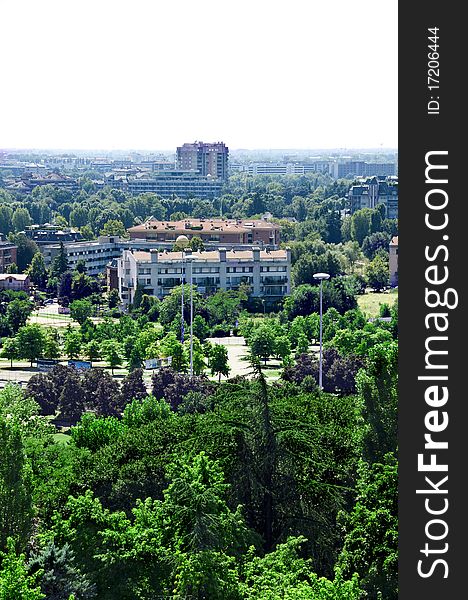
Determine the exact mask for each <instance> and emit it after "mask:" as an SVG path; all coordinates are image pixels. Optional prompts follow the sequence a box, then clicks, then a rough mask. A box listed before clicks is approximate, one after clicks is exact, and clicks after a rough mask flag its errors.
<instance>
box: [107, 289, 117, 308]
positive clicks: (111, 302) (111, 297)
mask: <svg viewBox="0 0 468 600" xmlns="http://www.w3.org/2000/svg"><path fill="white" fill-rule="evenodd" d="M119 304H120V296H119V291H118V290H110V292H109V294H108V296H107V305H108V307H109V308H116V307H117V306H118V305H119Z"/></svg>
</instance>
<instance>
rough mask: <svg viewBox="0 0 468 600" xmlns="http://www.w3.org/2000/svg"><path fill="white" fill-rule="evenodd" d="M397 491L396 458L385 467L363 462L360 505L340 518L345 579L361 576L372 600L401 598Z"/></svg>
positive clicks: (388, 458)
mask: <svg viewBox="0 0 468 600" xmlns="http://www.w3.org/2000/svg"><path fill="white" fill-rule="evenodd" d="M397 489H398V472H397V463H396V459H395V456H394V455H393V454H387V456H386V457H385V458H384V461H383V462H382V463H374V464H372V465H369V464H368V463H365V462H362V463H361V464H360V467H359V476H358V481H357V490H356V491H357V501H356V504H355V505H354V507H353V509H352V511H351V512H350V513H345V512H343V513H341V514H340V516H339V519H340V521H341V524H342V526H343V528H344V532H345V537H344V546H343V550H342V552H341V554H340V557H339V560H338V565H339V567H340V568H341V570H342V572H343V574H344V576H351V575H352V574H353V573H358V574H359V577H360V578H361V579H362V586H363V588H364V589H365V590H366V592H367V593H368V595H369V598H385V600H397V598H398V493H397Z"/></svg>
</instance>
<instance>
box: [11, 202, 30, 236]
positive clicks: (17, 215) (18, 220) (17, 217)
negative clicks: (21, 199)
mask: <svg viewBox="0 0 468 600" xmlns="http://www.w3.org/2000/svg"><path fill="white" fill-rule="evenodd" d="M11 222H12V225H13V229H14V230H15V231H24V230H25V229H26V227H28V226H29V225H31V224H32V219H31V216H30V215H29V212H28V209H27V208H21V207H18V208H17V209H16V210H15V212H14V213H13V216H12V219H11Z"/></svg>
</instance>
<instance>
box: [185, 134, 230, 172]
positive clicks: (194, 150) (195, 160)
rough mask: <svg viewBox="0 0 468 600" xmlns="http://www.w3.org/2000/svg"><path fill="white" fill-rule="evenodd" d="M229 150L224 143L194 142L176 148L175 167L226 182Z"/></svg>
mask: <svg viewBox="0 0 468 600" xmlns="http://www.w3.org/2000/svg"><path fill="white" fill-rule="evenodd" d="M228 156H229V148H228V147H227V146H226V145H225V144H224V142H215V143H210V144H207V143H205V142H194V143H193V144H184V145H183V146H179V147H178V148H177V167H178V168H179V169H182V170H189V171H196V172H197V173H198V174H200V175H211V177H217V178H218V179H222V180H226V179H227V177H228Z"/></svg>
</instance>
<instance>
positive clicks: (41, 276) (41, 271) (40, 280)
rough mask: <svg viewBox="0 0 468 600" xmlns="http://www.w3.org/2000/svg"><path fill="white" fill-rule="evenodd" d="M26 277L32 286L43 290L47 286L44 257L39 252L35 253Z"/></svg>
mask: <svg viewBox="0 0 468 600" xmlns="http://www.w3.org/2000/svg"><path fill="white" fill-rule="evenodd" d="M28 275H29V278H30V279H31V281H32V282H33V283H34V285H37V287H39V288H40V289H44V288H45V287H46V285H47V269H46V267H45V263H44V256H43V255H42V253H41V252H36V254H35V255H34V256H33V258H32V261H31V264H30V265H29V267H28Z"/></svg>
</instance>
